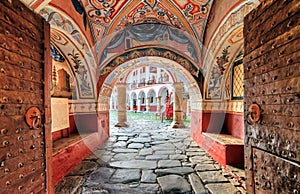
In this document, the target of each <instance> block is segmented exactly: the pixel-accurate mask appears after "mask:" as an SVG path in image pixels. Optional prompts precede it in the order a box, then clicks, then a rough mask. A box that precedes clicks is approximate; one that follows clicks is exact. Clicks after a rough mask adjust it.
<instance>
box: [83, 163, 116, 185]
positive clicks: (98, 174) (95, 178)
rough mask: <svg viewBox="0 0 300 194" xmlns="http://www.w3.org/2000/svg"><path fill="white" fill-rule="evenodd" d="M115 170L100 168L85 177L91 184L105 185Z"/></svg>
mask: <svg viewBox="0 0 300 194" xmlns="http://www.w3.org/2000/svg"><path fill="white" fill-rule="evenodd" d="M115 171H116V170H115V169H112V168H107V167H100V168H98V169H97V170H95V171H94V172H92V173H91V174H90V175H88V176H87V180H88V182H92V183H97V184H98V183H107V182H109V179H110V177H111V176H112V175H113V173H114V172H115Z"/></svg>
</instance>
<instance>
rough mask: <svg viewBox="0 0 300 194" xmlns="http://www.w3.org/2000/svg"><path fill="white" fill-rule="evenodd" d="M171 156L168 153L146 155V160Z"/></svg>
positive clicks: (163, 158)
mask: <svg viewBox="0 0 300 194" xmlns="http://www.w3.org/2000/svg"><path fill="white" fill-rule="evenodd" d="M168 158H169V156H168V155H156V154H154V155H149V156H146V160H166V159H168Z"/></svg>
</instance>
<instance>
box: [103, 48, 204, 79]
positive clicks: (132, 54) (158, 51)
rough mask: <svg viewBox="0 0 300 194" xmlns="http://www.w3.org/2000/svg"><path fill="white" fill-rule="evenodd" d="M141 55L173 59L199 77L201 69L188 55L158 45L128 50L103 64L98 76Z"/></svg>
mask: <svg viewBox="0 0 300 194" xmlns="http://www.w3.org/2000/svg"><path fill="white" fill-rule="evenodd" d="M141 57H162V58H166V59H169V60H172V61H174V62H176V63H178V64H179V65H181V66H183V67H184V68H185V69H186V70H187V71H188V72H190V73H191V74H192V75H193V76H196V77H198V75H199V69H198V67H197V66H196V65H195V64H194V63H193V62H192V61H191V60H190V59H188V58H187V57H184V56H183V55H180V54H178V53H177V52H174V51H172V50H170V49H167V48H157V47H147V48H135V49H133V50H130V51H127V52H125V53H123V54H121V55H119V56H117V57H115V58H114V59H112V60H110V61H109V62H108V63H107V64H106V65H104V66H102V68H101V69H100V71H98V76H103V75H106V74H109V73H110V72H112V71H113V70H114V69H115V68H116V67H118V66H119V65H122V64H123V63H126V62H128V61H130V60H133V59H138V58H141Z"/></svg>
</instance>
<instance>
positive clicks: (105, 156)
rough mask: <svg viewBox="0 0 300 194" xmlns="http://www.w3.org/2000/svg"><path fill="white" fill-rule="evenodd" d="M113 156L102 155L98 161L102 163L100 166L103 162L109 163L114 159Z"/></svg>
mask: <svg viewBox="0 0 300 194" xmlns="http://www.w3.org/2000/svg"><path fill="white" fill-rule="evenodd" d="M113 156H114V154H109V155H106V154H105V155H102V156H100V157H99V159H100V160H97V162H99V161H100V164H101V163H102V162H105V163H107V162H109V161H110V160H111V159H112V157H113Z"/></svg>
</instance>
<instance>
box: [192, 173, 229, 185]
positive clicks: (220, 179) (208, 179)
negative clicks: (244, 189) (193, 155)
mask: <svg viewBox="0 0 300 194" xmlns="http://www.w3.org/2000/svg"><path fill="white" fill-rule="evenodd" d="M197 174H198V176H199V177H200V178H201V180H202V181H203V183H204V184H208V183H224V182H229V180H228V179H227V178H225V177H224V176H223V174H222V173H221V171H207V172H197Z"/></svg>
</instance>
